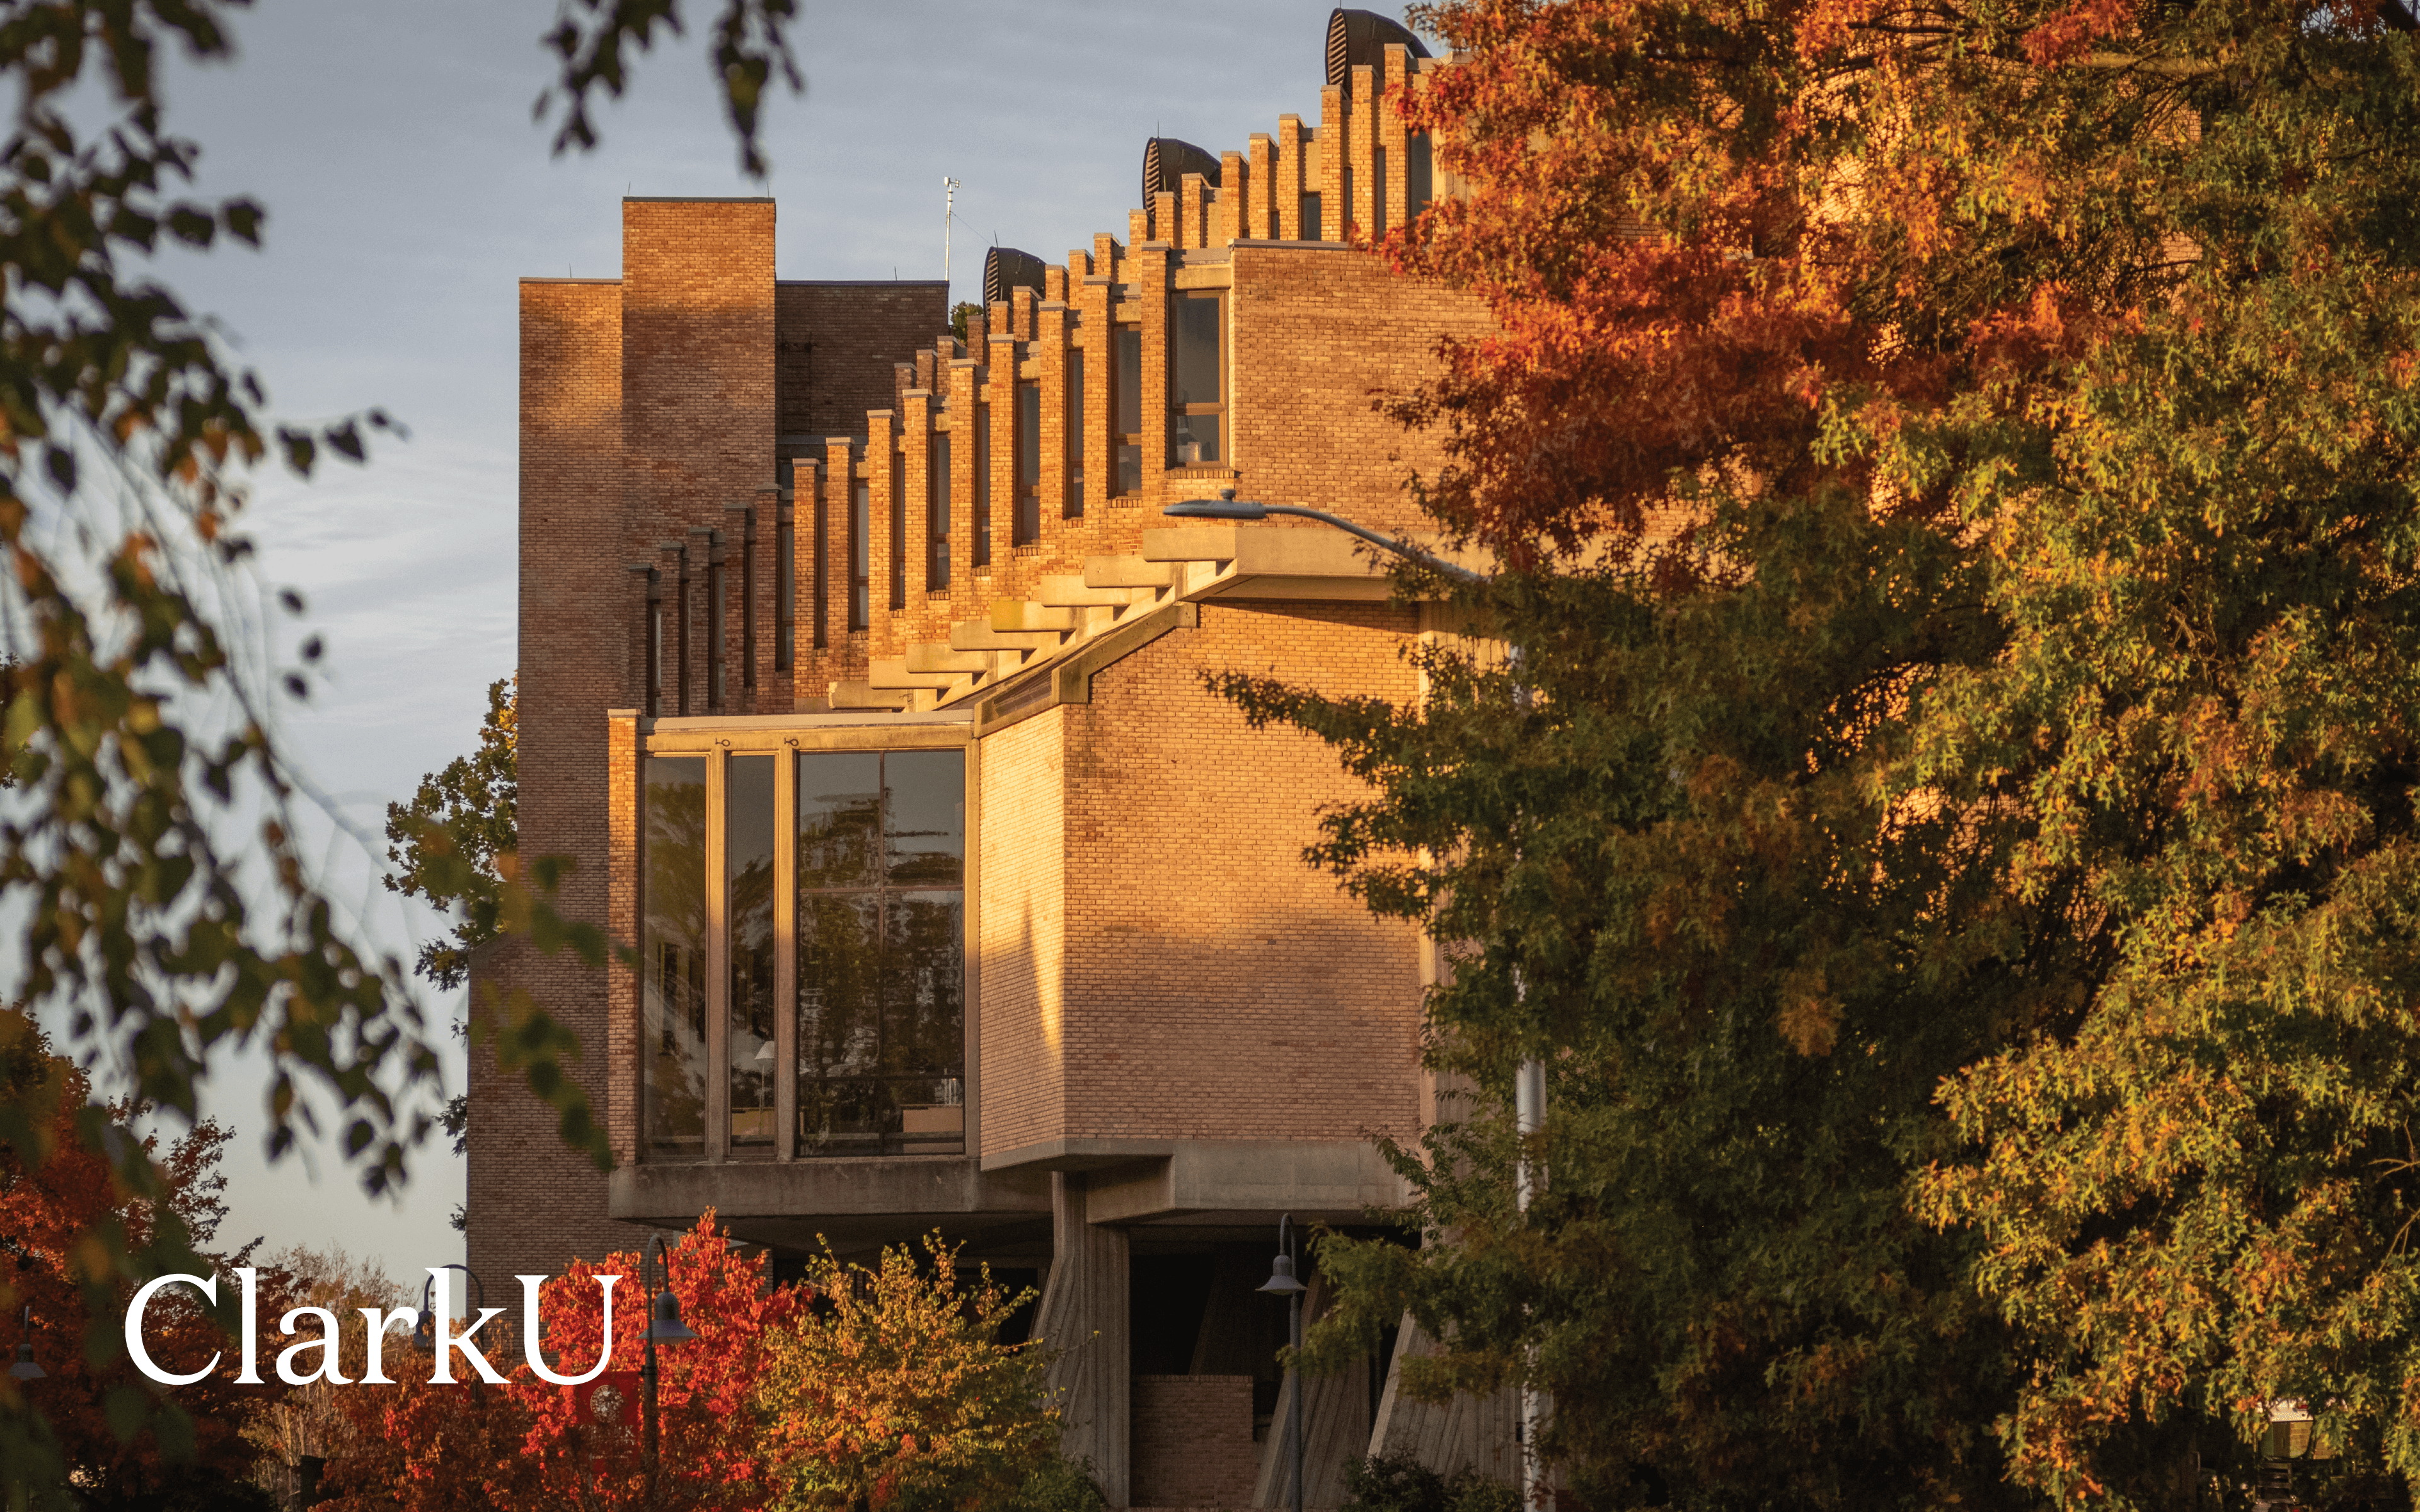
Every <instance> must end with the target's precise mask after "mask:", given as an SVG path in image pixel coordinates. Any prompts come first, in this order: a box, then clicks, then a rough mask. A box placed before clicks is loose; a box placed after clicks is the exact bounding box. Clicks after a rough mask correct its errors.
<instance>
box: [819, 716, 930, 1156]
mask: <svg viewBox="0 0 2420 1512" xmlns="http://www.w3.org/2000/svg"><path fill="white" fill-rule="evenodd" d="M965 760H966V759H965V756H964V754H963V753H962V752H959V751H954V750H951V751H891V752H887V753H879V754H877V753H873V752H830V753H826V752H801V753H800V754H799V758H798V810H797V812H798V836H797V844H798V879H799V895H798V929H799V986H798V1003H797V1012H798V1047H799V1058H798V1098H799V1101H798V1110H799V1115H798V1117H799V1123H798V1141H799V1144H798V1149H799V1154H801V1155H852V1154H854V1155H887V1154H903V1153H905V1154H939V1153H954V1152H957V1151H961V1150H963V1149H965V1143H966V1107H965V1075H966V984H965V962H966V945H965V941H966V891H965V857H966V808H965V770H966V768H965Z"/></svg>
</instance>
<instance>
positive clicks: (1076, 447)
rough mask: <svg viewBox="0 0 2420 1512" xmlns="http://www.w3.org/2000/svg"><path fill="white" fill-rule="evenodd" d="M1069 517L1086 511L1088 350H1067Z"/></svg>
mask: <svg viewBox="0 0 2420 1512" xmlns="http://www.w3.org/2000/svg"><path fill="white" fill-rule="evenodd" d="M1060 513H1062V514H1063V515H1064V516H1065V517H1067V518H1069V519H1074V518H1076V517H1078V516H1080V515H1082V514H1083V513H1084V353H1083V350H1082V348H1080V347H1078V348H1075V349H1072V350H1070V351H1069V352H1068V353H1067V503H1066V506H1065V507H1064V508H1063V510H1061V511H1060Z"/></svg>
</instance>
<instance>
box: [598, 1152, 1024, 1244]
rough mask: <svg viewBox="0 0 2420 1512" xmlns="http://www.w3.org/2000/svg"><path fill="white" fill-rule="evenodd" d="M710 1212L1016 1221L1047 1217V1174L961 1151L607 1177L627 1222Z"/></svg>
mask: <svg viewBox="0 0 2420 1512" xmlns="http://www.w3.org/2000/svg"><path fill="white" fill-rule="evenodd" d="M708 1208H712V1209H713V1210H714V1211H716V1213H717V1214H718V1215H720V1216H721V1217H722V1218H725V1219H733V1220H747V1219H755V1218H776V1219H783V1220H805V1221H808V1222H813V1221H814V1220H818V1219H845V1218H879V1219H885V1220H890V1219H896V1218H907V1217H913V1218H917V1219H928V1220H932V1221H935V1222H939V1221H941V1220H944V1219H958V1220H964V1219H969V1218H974V1219H1009V1220H1019V1219H1025V1218H1030V1217H1032V1216H1034V1215H1036V1214H1040V1215H1043V1216H1047V1215H1048V1213H1049V1211H1050V1178H1049V1175H1048V1173H1047V1171H1043V1170H1038V1169H1037V1170H1010V1171H998V1172H994V1171H987V1170H985V1169H983V1168H981V1166H980V1165H978V1164H977V1163H976V1161H975V1160H974V1158H973V1157H971V1156H968V1155H897V1156H888V1157H884V1156H843V1157H839V1158H834V1159H829V1160H797V1161H780V1162H774V1161H763V1162H739V1161H732V1162H725V1163H721V1164H718V1165H625V1166H623V1167H621V1168H620V1169H619V1170H616V1171H615V1172H614V1173H613V1176H612V1177H610V1178H609V1179H608V1180H607V1183H606V1211H608V1212H610V1213H611V1214H612V1215H613V1217H615V1218H619V1219H622V1220H624V1221H626V1222H629V1223H643V1224H655V1225H659V1226H664V1227H687V1226H688V1225H689V1224H690V1223H693V1222H695V1221H696V1218H697V1215H698V1214H699V1213H701V1212H704V1211H706V1209H708ZM953 1227H964V1225H963V1224H956V1225H953Z"/></svg>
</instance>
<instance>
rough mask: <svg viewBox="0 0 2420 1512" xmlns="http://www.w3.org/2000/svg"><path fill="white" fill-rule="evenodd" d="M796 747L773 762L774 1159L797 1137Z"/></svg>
mask: <svg viewBox="0 0 2420 1512" xmlns="http://www.w3.org/2000/svg"><path fill="white" fill-rule="evenodd" d="M798 758H799V752H798V748H797V747H796V746H795V745H793V746H789V747H785V748H783V749H781V750H778V751H776V752H774V761H773V1158H774V1159H775V1160H789V1159H792V1158H793V1157H794V1155H795V1153H796V1148H797V1143H798V1133H799V1011H798V1001H799V781H798Z"/></svg>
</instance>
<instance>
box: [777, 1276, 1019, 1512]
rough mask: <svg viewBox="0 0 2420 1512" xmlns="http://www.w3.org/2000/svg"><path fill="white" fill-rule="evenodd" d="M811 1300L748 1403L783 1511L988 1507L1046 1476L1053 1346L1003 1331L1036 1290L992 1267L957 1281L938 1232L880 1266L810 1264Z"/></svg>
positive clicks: (786, 1330)
mask: <svg viewBox="0 0 2420 1512" xmlns="http://www.w3.org/2000/svg"><path fill="white" fill-rule="evenodd" d="M806 1285H807V1287H808V1288H810V1289H811V1290H812V1292H813V1293H814V1298H815V1303H816V1304H815V1305H814V1306H813V1307H808V1308H802V1309H800V1310H799V1312H798V1313H797V1314H796V1315H795V1316H794V1317H793V1318H792V1319H790V1321H789V1322H788V1323H787V1324H786V1325H785V1326H784V1327H783V1328H782V1329H780V1330H779V1331H777V1332H776V1333H775V1335H774V1336H773V1339H772V1341H771V1348H770V1350H769V1355H768V1360H767V1362H766V1369H765V1373H764V1375H763V1377H762V1378H761V1380H760V1381H759V1382H758V1384H757V1388H756V1393H755V1405H756V1409H757V1411H758V1412H759V1413H761V1414H762V1415H763V1416H764V1419H765V1422H766V1430H765V1444H764V1451H763V1452H764V1456H765V1458H766V1461H767V1464H768V1477H767V1485H768V1489H769V1490H770V1491H771V1492H772V1496H771V1500H770V1504H771V1505H773V1506H775V1507H779V1508H783V1509H785V1512H861V1509H868V1508H870V1509H872V1512H883V1509H886V1508H893V1507H895V1508H898V1509H900V1512H922V1509H925V1508H937V1509H938V1508H953V1507H968V1506H986V1505H994V1504H1002V1503H1012V1502H1013V1501H1014V1500H1015V1499H1016V1498H1017V1497H1018V1496H1019V1494H1020V1492H1026V1493H1028V1494H1029V1495H1030V1494H1032V1489H1038V1488H1037V1487H1036V1483H1037V1481H1047V1482H1051V1483H1052V1484H1055V1479H1054V1477H1053V1472H1055V1471H1057V1469H1058V1466H1059V1454H1058V1450H1059V1412H1058V1409H1057V1408H1056V1407H1054V1406H1052V1405H1050V1404H1049V1401H1048V1393H1047V1388H1046V1386H1045V1383H1044V1379H1043V1377H1044V1372H1045V1371H1046V1370H1047V1368H1048V1365H1049V1356H1048V1355H1047V1353H1045V1352H1044V1351H1042V1350H1039V1349H1037V1348H1035V1347H1034V1345H1033V1344H1032V1343H1031V1342H1028V1343H1022V1344H1002V1343H1001V1342H1000V1341H999V1335H1000V1329H1001V1324H1002V1323H1003V1322H1005V1321H1006V1320H1007V1319H1008V1317H1009V1315H1010V1314H1011V1313H1013V1312H1015V1311H1016V1309H1017V1308H1018V1307H1019V1306H1022V1305H1023V1304H1025V1303H1027V1302H1029V1301H1031V1300H1032V1299H1031V1297H1030V1296H1028V1295H1023V1294H1012V1293H1010V1292H1009V1291H1008V1290H1006V1289H1005V1288H1001V1287H1000V1286H998V1285H997V1284H995V1283H994V1282H993V1281H992V1279H991V1273H990V1271H989V1270H988V1269H985V1270H984V1271H982V1272H980V1273H978V1275H977V1278H976V1280H975V1282H974V1284H973V1285H972V1286H971V1287H968V1288H964V1289H961V1288H960V1286H959V1283H958V1266H957V1250H956V1248H955V1247H954V1246H951V1245H948V1244H944V1243H942V1242H941V1241H940V1239H939V1236H938V1235H935V1236H932V1237H928V1238H927V1239H926V1240H925V1242H924V1254H923V1259H922V1261H921V1263H920V1261H919V1259H918V1257H916V1256H915V1255H914V1254H913V1253H911V1252H910V1251H909V1250H908V1249H907V1246H905V1245H893V1246H891V1247H889V1248H886V1249H885V1250H884V1251H883V1252H882V1259H881V1262H880V1264H879V1265H878V1266H876V1267H872V1268H869V1267H866V1266H861V1265H843V1264H842V1263H841V1262H840V1261H839V1260H837V1259H835V1258H834V1257H833V1256H832V1254H831V1252H830V1250H829V1249H827V1250H826V1251H825V1252H824V1254H823V1255H822V1256H821V1257H818V1258H816V1259H815V1260H814V1261H812V1262H810V1265H809V1268H808V1273H807V1281H806Z"/></svg>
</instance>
